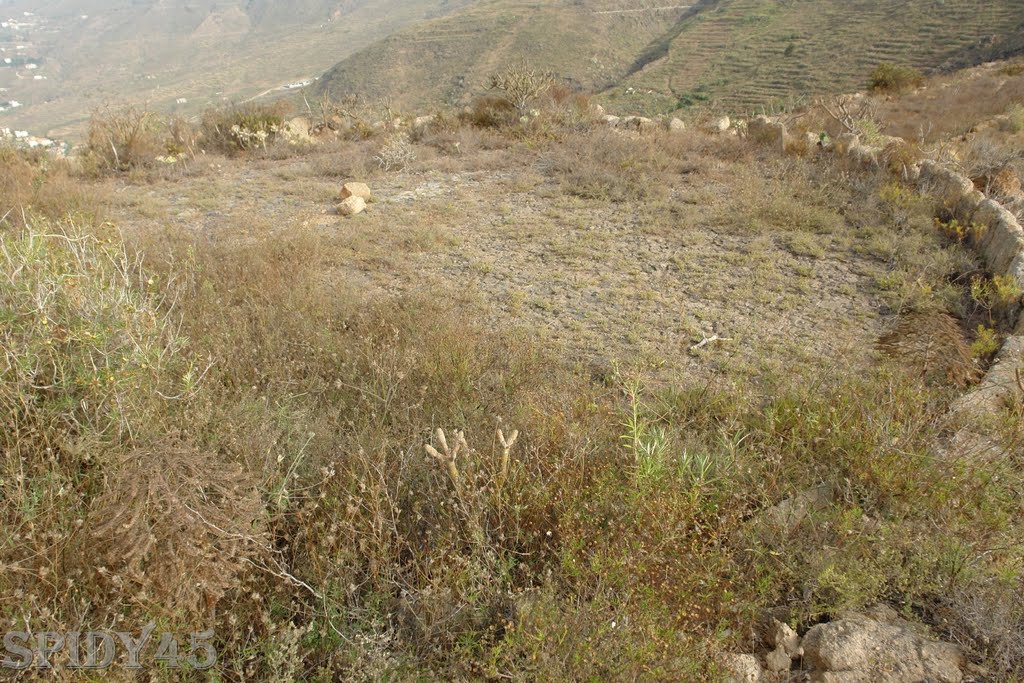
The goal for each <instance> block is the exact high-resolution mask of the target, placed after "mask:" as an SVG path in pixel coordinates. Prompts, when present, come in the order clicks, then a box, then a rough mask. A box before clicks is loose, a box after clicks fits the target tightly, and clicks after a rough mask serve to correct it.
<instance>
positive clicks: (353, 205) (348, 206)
mask: <svg viewBox="0 0 1024 683" xmlns="http://www.w3.org/2000/svg"><path fill="white" fill-rule="evenodd" d="M365 210H366V201H364V200H363V198H362V197H346V198H345V199H343V200H341V203H340V204H338V214H339V215H342V216H355V215H356V214H360V213H362V212H363V211H365Z"/></svg>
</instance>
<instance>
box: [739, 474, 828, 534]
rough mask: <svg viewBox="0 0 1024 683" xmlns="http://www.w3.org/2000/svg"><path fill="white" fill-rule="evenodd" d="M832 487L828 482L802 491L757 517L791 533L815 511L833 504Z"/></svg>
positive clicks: (769, 524) (771, 525)
mask: <svg viewBox="0 0 1024 683" xmlns="http://www.w3.org/2000/svg"><path fill="white" fill-rule="evenodd" d="M832 499H833V495H832V488H831V487H830V486H829V485H828V484H822V485H821V486H816V487H814V488H813V489H807V490H806V491H801V492H800V493H798V494H796V495H795V496H793V497H792V498H787V499H785V500H783V501H782V502H780V503H778V504H777V505H774V506H772V507H770V508H768V509H767V510H765V511H764V512H762V513H761V514H760V515H759V516H758V517H757V519H758V520H760V521H762V522H764V523H766V524H767V525H768V526H770V527H773V528H775V529H777V530H779V531H783V532H785V533H789V532H791V531H793V530H794V529H796V528H797V527H798V526H800V523H801V522H803V521H804V520H805V519H807V517H808V516H810V515H811V514H813V513H815V512H820V511H822V510H825V509H826V508H828V506H829V505H831V503H832Z"/></svg>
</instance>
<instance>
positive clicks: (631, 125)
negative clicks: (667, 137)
mask: <svg viewBox="0 0 1024 683" xmlns="http://www.w3.org/2000/svg"><path fill="white" fill-rule="evenodd" d="M654 126H655V124H654V121H652V120H651V119H649V118H647V117H646V116H626V117H624V118H623V119H621V120H620V121H619V128H625V129H627V130H637V131H641V132H643V131H645V130H651V129H652V128H654Z"/></svg>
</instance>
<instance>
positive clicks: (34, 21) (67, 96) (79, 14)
mask: <svg viewBox="0 0 1024 683" xmlns="http://www.w3.org/2000/svg"><path fill="white" fill-rule="evenodd" d="M469 1H470V0H289V1H287V2H286V1H284V0H190V1H189V2H180V1H178V0H57V1H56V2H44V1H42V0H15V1H14V2H6V3H2V4H0V17H3V19H4V20H5V21H8V20H10V19H14V20H15V21H16V25H15V26H14V28H12V29H9V30H8V31H6V33H3V34H0V47H3V48H5V49H6V50H8V52H5V53H4V54H5V56H6V55H7V54H19V55H23V56H26V57H32V58H35V59H39V60H40V62H41V63H40V68H38V69H36V70H35V71H34V72H33V73H32V74H31V75H30V74H28V73H27V72H24V71H22V72H19V71H18V70H16V69H10V68H7V69H4V68H0V87H6V88H8V89H9V94H8V95H7V97H10V98H11V99H17V100H19V101H21V102H23V103H24V104H25V107H24V108H23V109H20V110H14V111H13V112H8V113H5V114H2V115H0V125H2V126H25V127H32V128H33V129H34V130H37V131H39V132H43V131H44V130H45V129H52V128H57V129H58V130H57V131H56V132H58V133H60V132H61V129H63V128H65V127H66V126H68V125H69V124H74V123H76V122H81V121H82V120H83V119H84V118H85V117H86V116H87V114H88V112H89V110H90V109H91V108H93V107H95V106H97V105H98V104H100V103H102V102H104V101H106V100H111V101H116V100H124V99H131V100H135V101H147V102H148V103H149V104H150V105H151V106H155V107H161V108H166V107H168V106H175V103H176V102H177V100H179V99H181V98H184V99H186V100H188V104H187V105H185V107H184V110H185V111H195V110H196V109H198V108H200V107H203V106H209V105H210V104H215V103H217V102H220V101H223V100H224V99H238V98H242V97H248V96H252V95H255V94H257V93H259V92H261V91H264V90H266V89H269V88H273V87H276V86H280V85H282V84H284V83H287V82H291V81H297V80H303V79H308V78H312V77H315V76H316V75H318V74H319V73H321V72H322V71H323V70H324V69H326V68H328V67H330V66H331V64H333V63H334V62H336V61H337V59H338V57H339V56H346V55H348V54H351V53H353V52H355V51H357V50H359V49H361V48H363V47H365V46H367V45H370V44H372V43H373V42H375V41H377V40H379V39H381V38H383V37H384V36H386V35H388V34H390V33H391V32H392V31H394V30H396V29H399V28H401V27H403V26H405V25H408V24H410V23H415V22H419V21H423V20H425V19H429V18H430V17H433V16H437V15H441V14H444V13H446V12H450V11H454V10H456V9H459V8H460V7H462V6H463V5H465V4H466V3H467V2H469ZM26 12H27V13H29V14H28V16H26V14H25V13H26ZM18 47H21V48H22V49H20V50H18V49H17V48H18ZM0 66H2V65H0ZM36 75H38V76H41V77H45V78H44V79H34V76H36ZM0 99H4V98H2V97H0Z"/></svg>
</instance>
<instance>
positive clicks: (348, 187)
mask: <svg viewBox="0 0 1024 683" xmlns="http://www.w3.org/2000/svg"><path fill="white" fill-rule="evenodd" d="M372 200H373V193H372V192H370V187H369V185H367V184H366V183H345V184H344V185H342V186H341V203H340V204H338V213H339V214H340V215H342V216H355V215H356V214H359V213H362V212H363V211H365V210H366V204H367V202H370V201H372Z"/></svg>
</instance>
